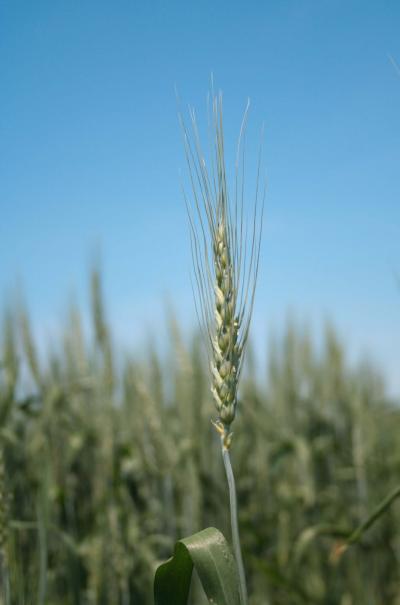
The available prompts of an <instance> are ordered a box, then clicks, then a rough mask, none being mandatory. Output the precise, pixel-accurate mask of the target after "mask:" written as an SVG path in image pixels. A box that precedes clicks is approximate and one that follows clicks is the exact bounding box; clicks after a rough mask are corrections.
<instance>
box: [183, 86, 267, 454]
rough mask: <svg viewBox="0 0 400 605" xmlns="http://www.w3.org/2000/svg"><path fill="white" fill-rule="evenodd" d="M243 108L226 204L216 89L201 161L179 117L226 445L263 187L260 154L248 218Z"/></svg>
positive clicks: (199, 284)
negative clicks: (231, 193) (206, 151)
mask: <svg viewBox="0 0 400 605" xmlns="http://www.w3.org/2000/svg"><path fill="white" fill-rule="evenodd" d="M247 112H248V106H247V108H246V111H245V114H244V118H243V122H242V126H241V129H240V135H239V141H238V146H237V156H236V165H235V187H234V196H233V203H232V202H231V200H230V199H229V194H228V188H227V177H226V169H225V155H224V138H223V123H222V95H221V94H219V95H218V96H214V95H213V97H212V111H211V117H212V125H211V132H212V140H213V145H212V149H211V152H210V154H209V157H210V158H211V161H210V162H209V165H208V164H207V161H206V158H205V156H204V154H203V151H202V148H201V144H200V136H199V132H198V128H197V123H196V118H195V115H194V112H193V111H191V112H190V117H191V126H192V132H191V133H190V134H189V132H188V129H187V128H186V126H185V123H184V121H183V119H182V118H181V126H182V129H183V133H184V142H185V151H186V157H187V161H188V166H189V174H190V181H191V188H192V199H193V203H189V202H188V201H187V198H186V196H185V200H186V206H187V209H188V215H189V222H190V232H191V247H192V257H193V264H194V278H195V283H194V290H195V292H194V294H195V303H196V310H197V313H198V317H199V320H200V324H201V326H202V328H203V332H204V334H205V337H206V340H207V343H208V345H209V346H208V350H209V361H210V366H211V377H212V378H211V392H212V395H213V398H214V402H215V405H216V409H217V413H218V418H217V421H216V423H214V424H215V426H216V428H217V430H218V431H219V432H220V433H221V435H225V439H226V440H225V445H226V446H227V447H229V441H230V433H229V430H230V426H231V424H232V422H233V420H234V419H235V414H236V407H237V391H238V381H239V376H240V372H241V368H242V364H243V354H244V348H245V344H246V340H247V336H248V331H249V324H250V318H251V313H252V308H253V302H254V294H255V286H256V281H257V273H258V263H259V255H260V243H261V231H262V216H263V205H264V195H265V191H264V192H263V194H262V196H261V197H262V199H261V200H260V199H259V197H260V196H259V187H258V181H259V166H260V158H261V153H260V156H259V164H258V169H257V179H256V181H257V183H256V191H255V201H254V205H253V207H252V213H251V217H250V220H248V217H246V212H245V202H244V194H245V191H244V151H243V136H244V131H245V127H246V121H247ZM248 236H249V237H248ZM197 301H198V303H197Z"/></svg>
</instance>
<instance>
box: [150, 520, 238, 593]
mask: <svg viewBox="0 0 400 605" xmlns="http://www.w3.org/2000/svg"><path fill="white" fill-rule="evenodd" d="M193 567H194V568H195V569H196V571H197V574H198V576H199V579H200V582H201V584H202V586H203V589H204V592H205V593H206V595H207V598H208V600H209V601H210V603H214V604H215V605H239V604H240V599H239V580H238V576H237V571H236V565H235V560H234V558H233V555H232V552H231V550H230V548H229V546H228V543H227V542H226V540H225V538H224V536H223V535H222V534H221V532H220V531H218V530H217V529H215V528H213V527H209V528H207V529H204V530H203V531H201V532H198V533H196V534H194V535H193V536H189V537H188V538H184V539H183V540H180V541H179V542H177V544H176V545H175V552H174V556H173V557H172V558H171V559H169V560H168V561H166V563H163V564H162V565H160V566H159V567H158V569H157V571H156V575H155V579H154V600H155V605H186V603H187V600H188V596H189V590H190V583H191V577H192V572H193Z"/></svg>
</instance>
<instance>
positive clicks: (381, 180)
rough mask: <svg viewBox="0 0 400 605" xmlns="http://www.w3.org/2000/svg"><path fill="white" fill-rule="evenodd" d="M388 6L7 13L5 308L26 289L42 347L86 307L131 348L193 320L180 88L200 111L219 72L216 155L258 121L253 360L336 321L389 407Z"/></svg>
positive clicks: (396, 327) (246, 5) (393, 293)
mask: <svg viewBox="0 0 400 605" xmlns="http://www.w3.org/2000/svg"><path fill="white" fill-rule="evenodd" d="M399 31H400V4H399V3H398V2H397V1H395V0H390V1H389V0H382V1H380V2H377V1H376V2H372V1H368V0H364V1H352V0H343V1H338V0H337V1H335V0H332V1H324V0H318V1H317V0H315V1H313V2H310V1H306V0H304V1H302V2H298V1H297V2H296V1H294V0H293V1H286V0H281V1H279V2H272V1H269V2H268V1H267V2H265V1H264V2H232V1H230V2H226V1H221V2H215V0H214V1H208V0H207V1H204V2H198V3H189V2H173V1H171V2H161V1H152V2H143V3H139V2H134V1H132V0H131V1H129V2H128V1H118V2H104V1H102V0H97V1H96V2H95V1H91V0H87V1H85V2H66V1H55V0H52V1H51V2H50V1H49V2H47V1H41V2H28V1H25V2H22V1H18V0H14V1H13V2H1V3H0V87H1V94H0V157H1V162H0V206H1V211H2V212H1V217H2V218H1V221H0V245H1V248H0V294H1V296H2V299H3V301H5V300H7V298H8V297H9V296H10V295H11V293H12V291H13V289H14V288H15V284H16V282H21V283H22V284H23V288H24V291H25V294H26V298H27V299H28V301H29V305H30V308H31V312H32V315H33V318H34V321H35V325H36V329H37V331H38V332H39V333H40V334H47V333H51V331H52V330H53V329H54V327H55V326H57V325H58V324H59V322H60V320H61V319H62V318H63V317H64V316H65V313H66V307H67V300H68V299H69V297H70V296H71V293H72V292H75V296H76V298H77V299H78V301H80V302H81V303H82V305H85V304H86V301H87V282H88V280H87V276H88V270H89V267H90V263H91V259H92V257H93V254H94V251H95V250H96V249H97V248H98V247H100V248H101V255H102V259H103V268H104V274H105V287H106V293H107V300H108V309H109V313H110V316H111V319H112V322H113V324H114V326H115V329H116V332H117V334H118V337H119V338H120V339H121V341H122V342H123V343H124V344H125V345H126V346H131V347H132V348H135V346H137V345H138V343H140V342H141V340H143V338H146V335H147V333H148V332H149V331H153V332H157V331H159V330H160V331H162V328H161V326H162V325H163V324H164V316H165V301H166V299H168V300H170V301H171V302H172V303H173V305H174V306H175V309H176V310H177V312H178V314H179V317H180V318H181V319H182V321H183V323H184V324H185V325H186V326H190V325H191V324H192V322H193V323H194V321H195V313H194V305H193V301H192V294H191V289H190V281H189V269H190V253H189V243H188V233H187V232H188V229H187V221H186V215H185V210H184V205H183V200H182V195H181V189H180V179H181V177H180V173H181V171H183V172H184V170H185V160H184V156H183V150H182V143H181V135H180V131H179V127H178V121H177V105H176V98H175V92H174V87H175V86H177V88H178V90H179V94H180V98H181V99H182V105H183V106H186V105H187V104H191V105H194V106H195V107H196V109H197V113H198V115H199V116H200V119H201V116H202V115H205V109H206V105H205V99H206V93H207V90H208V88H209V83H210V74H211V72H213V74H214V78H215V81H216V85H217V87H220V88H221V89H222V90H223V93H224V111H225V129H226V140H227V143H226V145H227V147H228V149H229V148H230V149H234V146H235V144H236V137H237V134H238V129H239V125H240V121H241V116H242V113H243V110H244V107H245V104H246V100H247V98H248V97H250V99H251V110H250V125H249V131H248V149H249V154H248V157H249V162H250V163H251V161H252V160H255V156H256V151H257V146H258V140H259V133H260V130H261V126H262V123H264V124H265V155H264V162H265V167H266V173H267V180H268V194H267V201H266V223H265V237H264V242H263V250H262V260H261V263H262V265H261V274H260V282H259V290H258V297H257V302H256V307H255V316H254V323H253V326H254V330H253V331H254V334H255V335H254V338H255V341H256V345H257V346H258V347H260V348H264V344H265V342H266V340H267V336H268V333H269V332H270V331H271V329H272V328H273V329H278V330H279V327H280V326H283V324H284V321H285V318H286V317H287V315H288V313H290V312H293V313H295V314H296V316H297V317H298V318H299V319H301V320H306V321H308V322H309V324H310V325H311V326H312V327H313V328H315V330H316V331H317V332H318V330H320V329H321V325H322V323H323V321H324V319H326V318H331V319H332V320H333V322H334V323H335V325H336V326H337V327H338V329H339V332H340V333H341V334H342V336H343V339H344V340H345V341H346V342H347V343H348V348H349V352H350V356H351V357H352V358H354V359H356V358H357V357H359V356H360V355H362V354H369V355H371V356H372V357H373V358H375V359H376V360H377V361H378V362H379V363H380V364H381V365H382V367H383V368H384V369H385V371H386V373H387V375H388V377H389V379H390V381H391V385H392V389H393V390H394V391H396V392H398V393H400V379H399V378H398V376H399V365H400V290H399V289H398V287H397V286H396V282H395V278H394V273H395V272H396V271H398V272H399V273H400V170H399V166H400V75H399V74H398V73H396V70H395V68H394V67H393V64H392V63H391V61H390V59H389V55H391V56H393V57H394V58H395V59H396V58H397V60H398V62H399V63H400V36H399Z"/></svg>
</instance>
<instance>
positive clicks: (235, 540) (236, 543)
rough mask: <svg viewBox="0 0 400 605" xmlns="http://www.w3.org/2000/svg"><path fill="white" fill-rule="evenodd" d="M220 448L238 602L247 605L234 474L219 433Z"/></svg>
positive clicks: (224, 443) (226, 449)
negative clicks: (234, 560)
mask: <svg viewBox="0 0 400 605" xmlns="http://www.w3.org/2000/svg"><path fill="white" fill-rule="evenodd" d="M221 448H222V459H223V461H224V467H225V473H226V478H227V481H228V489H229V508H230V515H231V530H232V546H233V553H234V555H235V559H236V566H237V571H238V575H239V588H240V603H241V605H247V586H246V576H245V573H244V565H243V557H242V549H241V545H240V536H239V524H238V511H237V496H236V484H235V476H234V474H233V469H232V464H231V458H230V455H229V447H227V446H226V435H225V436H223V435H221Z"/></svg>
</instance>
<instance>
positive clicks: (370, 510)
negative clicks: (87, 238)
mask: <svg viewBox="0 0 400 605" xmlns="http://www.w3.org/2000/svg"><path fill="white" fill-rule="evenodd" d="M92 294H93V302H92V311H93V325H92V327H91V329H90V330H89V329H86V330H84V329H83V325H84V322H83V321H82V319H81V317H80V314H79V312H78V311H77V309H76V308H75V307H74V308H72V309H71V312H70V313H69V316H68V319H67V323H66V326H65V329H64V331H62V332H59V336H58V337H57V338H56V339H54V341H53V342H52V343H50V347H49V350H48V353H47V354H46V353H45V352H44V347H43V344H42V343H40V342H37V340H36V338H35V329H34V326H31V323H30V321H29V317H28V315H27V312H26V310H24V309H23V308H22V309H20V310H18V311H17V312H15V313H11V312H7V313H6V314H5V318H4V321H3V323H2V324H1V328H0V435H1V441H0V445H1V448H2V456H3V461H4V473H2V475H4V476H2V480H1V490H2V495H1V502H2V506H3V508H4V510H3V511H2V517H1V518H2V524H3V525H4V527H2V531H1V535H2V536H6V544H5V545H4V547H3V551H4V552H3V554H2V561H6V566H4V565H2V566H1V571H0V573H1V574H2V576H3V577H2V578H1V582H2V586H3V587H4V586H5V585H6V584H7V586H8V587H9V590H8V591H6V592H7V595H9V596H7V595H6V596H4V597H3V602H7V604H8V603H10V604H11V605H22V604H24V605H31V604H32V605H33V604H35V605H36V604H38V603H57V604H58V605H92V604H93V605H94V604H96V605H130V604H134V605H152V604H153V588H152V587H153V578H154V572H155V570H156V568H157V566H158V565H159V563H160V561H164V560H166V559H168V557H170V555H171V553H172V552H173V547H174V544H175V543H176V541H177V540H179V539H180V538H182V536H188V535H192V534H194V533H196V532H198V531H200V530H202V529H203V528H204V527H209V526H215V527H218V529H219V530H221V531H222V532H223V533H224V535H227V536H228V535H230V528H229V518H228V515H227V513H226V511H227V510H228V503H227V494H226V483H225V477H224V472H223V464H222V460H221V453H220V444H219V440H218V437H217V435H216V434H215V431H214V430H213V429H212V427H211V425H210V417H211V416H212V413H213V404H212V401H211V394H210V392H209V376H208V374H209V372H208V368H207V365H206V361H205V360H204V358H203V355H202V348H201V344H200V340H199V338H198V337H197V336H194V337H193V338H192V340H191V341H189V342H187V341H185V340H184V339H183V338H182V336H181V334H180V331H179V325H178V324H177V322H176V321H175V320H174V319H173V318H170V321H169V328H170V330H169V332H170V345H169V350H168V352H167V354H166V355H161V354H159V353H158V352H157V348H156V345H155V344H152V345H151V347H149V351H148V352H147V353H143V354H142V355H137V356H136V357H132V356H128V355H126V356H125V357H124V356H123V355H122V354H121V353H120V352H117V351H116V349H117V347H116V345H115V342H114V341H113V335H112V330H111V327H110V325H109V323H108V321H107V315H106V309H105V306H104V304H103V302H102V300H101V283H100V276H99V275H98V274H97V277H95V278H93V281H92ZM60 334H61V336H60ZM248 352H249V356H248V361H249V364H248V367H247V368H244V373H243V383H242V392H241V393H239V397H240V398H241V399H242V400H243V401H245V403H246V405H245V413H242V412H241V411H240V409H241V408H242V406H239V412H238V417H237V420H236V422H237V428H236V430H235V435H234V439H235V447H234V449H233V451H232V458H233V465H234V468H235V474H236V477H237V488H238V499H239V515H240V517H239V522H240V528H241V538H242V542H243V555H244V560H245V565H246V572H247V576H248V585H249V594H250V605H270V604H272V603H273V605H303V604H304V603H307V604H321V605H322V604H323V605H359V604H360V603H363V604H365V605H378V604H380V603H385V605H398V604H399V603H400V588H399V586H400V560H399V559H400V533H399V527H400V504H399V502H398V500H393V501H390V506H388V507H387V508H385V514H384V515H383V516H380V517H379V518H378V519H377V520H375V518H374V519H373V520H374V523H373V525H371V526H368V527H367V529H366V531H364V529H365V523H366V522H367V521H368V519H371V515H372V516H373V515H374V514H375V513H376V512H377V511H378V510H380V505H379V503H381V505H384V504H385V498H386V497H387V496H388V494H390V495H391V497H392V496H393V494H394V493H395V492H394V490H395V489H396V488H397V486H398V483H399V477H400V442H399V439H398V435H399V433H400V409H399V407H398V405H396V404H395V402H391V401H390V399H389V397H388V396H387V394H386V392H385V388H384V384H383V381H382V379H381V378H380V376H379V374H378V373H377V371H376V369H375V368H374V367H372V366H371V365H368V364H364V365H362V366H361V367H358V368H354V367H351V366H350V364H349V363H348V362H347V360H346V357H345V351H344V348H343V346H342V345H341V343H340V342H339V341H338V339H337V337H336V336H335V334H334V332H333V330H332V329H330V328H328V329H327V330H326V334H325V338H324V339H323V341H322V343H320V345H319V346H318V347H317V346H315V344H314V343H313V340H312V339H311V338H310V336H309V334H308V332H307V331H305V330H301V329H300V328H299V327H298V326H294V325H292V324H289V325H288V328H287V330H286V333H285V334H284V335H283V338H275V339H274V340H273V342H272V344H271V347H270V349H269V361H268V367H267V368H266V369H265V371H264V369H263V368H260V367H259V366H258V365H257V361H256V360H254V356H253V355H252V354H251V353H252V352H251V350H249V351H248ZM256 376H257V379H256V378H255V377H256ZM242 409H244V406H243V408H242ZM5 503H6V505H5ZM360 527H361V528H362V527H363V528H364V529H363V531H362V533H361V535H357V534H356V537H357V540H355V541H354V544H353V545H351V546H349V547H348V548H347V550H346V551H345V552H344V550H343V541H344V540H346V538H348V537H349V536H350V535H351V533H352V532H354V531H355V530H356V528H360ZM353 536H354V534H353ZM338 553H339V554H340V555H341V556H338ZM5 568H6V569H5ZM4 580H6V582H5V581H4ZM0 593H1V591H0ZM1 598H2V597H1V596H0V600H1ZM6 599H7V601H6ZM204 599H205V597H204V595H203V593H202V591H201V590H200V589H199V587H197V588H196V587H194V589H193V592H192V595H191V603H192V604H195V605H201V604H202V603H204Z"/></svg>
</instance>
